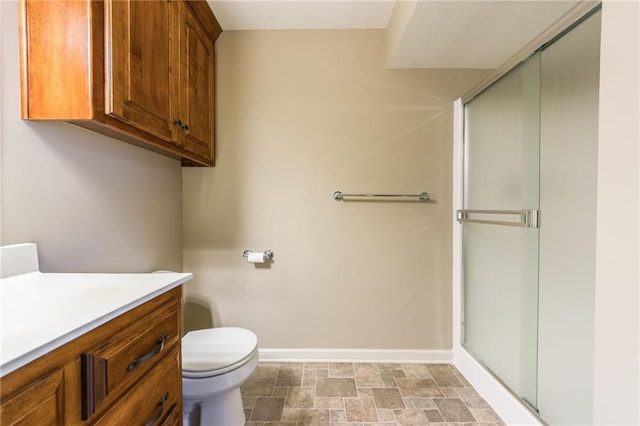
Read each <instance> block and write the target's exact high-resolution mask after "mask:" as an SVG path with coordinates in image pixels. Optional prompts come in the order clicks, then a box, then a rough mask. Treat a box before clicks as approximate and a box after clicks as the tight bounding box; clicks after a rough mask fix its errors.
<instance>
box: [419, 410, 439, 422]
mask: <svg viewBox="0 0 640 426" xmlns="http://www.w3.org/2000/svg"><path fill="white" fill-rule="evenodd" d="M424 413H425V414H426V415H427V419H428V420H429V423H443V422H444V419H443V418H442V414H440V411H438V410H424Z"/></svg>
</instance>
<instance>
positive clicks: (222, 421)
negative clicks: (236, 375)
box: [182, 387, 245, 426]
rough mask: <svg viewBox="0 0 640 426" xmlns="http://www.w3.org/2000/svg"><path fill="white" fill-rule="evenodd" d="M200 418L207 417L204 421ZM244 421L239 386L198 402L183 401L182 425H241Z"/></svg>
mask: <svg viewBox="0 0 640 426" xmlns="http://www.w3.org/2000/svg"><path fill="white" fill-rule="evenodd" d="M201 419H207V420H206V423H205V422H202V421H201ZM244 422H245V415H244V408H243V406H242V395H241V394H240V388H239V387H238V388H235V389H232V390H230V391H228V392H224V393H222V394H219V395H216V396H215V397H213V398H209V399H206V400H204V401H202V402H200V403H195V404H194V403H189V402H187V401H184V406H183V415H182V424H183V426H243V425H244Z"/></svg>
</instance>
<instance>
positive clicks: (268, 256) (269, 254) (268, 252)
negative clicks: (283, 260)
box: [242, 250, 273, 260]
mask: <svg viewBox="0 0 640 426" xmlns="http://www.w3.org/2000/svg"><path fill="white" fill-rule="evenodd" d="M251 253H253V250H245V251H243V252H242V257H249V255H250V254H251ZM262 257H264V260H271V259H273V251H272V250H265V251H263V252H262Z"/></svg>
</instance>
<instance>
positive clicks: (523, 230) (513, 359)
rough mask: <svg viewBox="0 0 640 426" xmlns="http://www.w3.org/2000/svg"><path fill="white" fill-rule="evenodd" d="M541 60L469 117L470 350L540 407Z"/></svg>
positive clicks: (473, 104) (482, 100) (490, 94)
mask: <svg viewBox="0 0 640 426" xmlns="http://www.w3.org/2000/svg"><path fill="white" fill-rule="evenodd" d="M539 111H540V54H536V55H534V56H532V57H530V58H529V59H528V60H527V61H525V62H523V63H522V64H520V65H519V66H518V67H517V68H515V69H513V70H512V71H510V72H509V73H508V74H506V75H505V76H503V77H502V78H501V79H500V80H498V81H497V82H496V83H494V84H493V85H491V86H490V87H489V88H487V89H486V90H484V91H483V92H482V93H480V94H479V95H477V96H476V97H475V98H473V99H472V100H471V101H469V102H468V103H467V104H466V105H465V109H464V114H465V118H464V122H465V129H464V133H465V136H464V209H463V210H460V211H458V213H457V214H458V220H459V221H460V222H462V224H463V226H462V235H463V252H462V259H463V260H462V262H463V286H464V308H463V315H464V317H463V333H462V339H463V342H462V344H463V346H464V347H465V348H466V349H467V350H468V351H469V352H470V353H471V354H472V355H473V356H474V357H475V358H476V359H477V360H478V361H480V362H481V363H483V364H484V365H485V366H486V367H487V368H488V369H489V370H490V371H491V372H493V373H494V375H496V376H497V377H498V378H499V379H500V380H501V381H502V382H503V383H504V384H505V385H506V386H507V387H509V388H510V389H511V390H512V391H513V392H514V393H515V394H516V395H518V396H520V397H521V398H522V399H523V400H525V401H526V402H527V403H528V404H529V405H531V406H532V407H533V408H534V409H535V407H536V404H537V401H536V399H537V396H536V395H537V345H538V338H537V332H538V245H539V238H538V234H539V230H538V221H539V211H538V208H539V199H540V196H539V186H540V178H539V175H540V170H539V169H540V152H539V151H540V137H539V132H540V123H539V122H540V118H539V117H540V112H539Z"/></svg>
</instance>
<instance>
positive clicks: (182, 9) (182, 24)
mask: <svg viewBox="0 0 640 426" xmlns="http://www.w3.org/2000/svg"><path fill="white" fill-rule="evenodd" d="M20 11H21V13H20V34H21V37H20V40H21V49H20V50H21V61H20V63H21V84H22V118H23V119H29V120H66V121H69V122H71V123H74V124H77V125H79V126H82V127H85V128H89V129H91V130H94V131H97V132H100V133H103V134H106V135H108V136H112V137H115V138H117V139H121V140H124V141H126V142H130V143H133V144H136V145H140V146H142V147H145V148H147V149H151V150H154V151H156V152H160V153H162V154H164V155H168V156H172V157H174V158H180V159H182V160H183V164H184V165H205V166H211V165H213V164H214V134H215V132H214V106H215V105H214V104H215V98H214V89H215V88H214V83H215V78H214V72H215V71H214V70H215V40H216V39H217V38H218V36H219V35H220V33H221V32H222V29H221V28H220V25H219V24H218V22H217V20H216V18H215V16H214V15H213V13H212V11H211V9H210V8H209V6H208V5H207V3H206V1H204V0H200V1H197V0H173V1H168V0H160V1H143V0H105V1H93V0H82V1H78V0H60V1H55V2H49V1H41V0H21V7H20Z"/></svg>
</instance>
